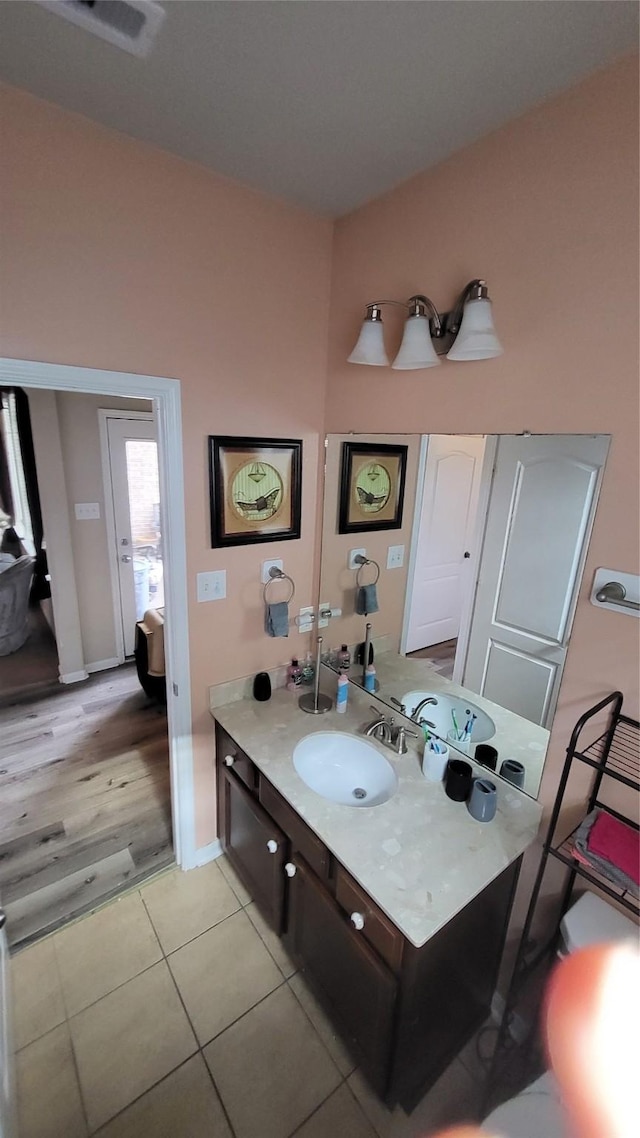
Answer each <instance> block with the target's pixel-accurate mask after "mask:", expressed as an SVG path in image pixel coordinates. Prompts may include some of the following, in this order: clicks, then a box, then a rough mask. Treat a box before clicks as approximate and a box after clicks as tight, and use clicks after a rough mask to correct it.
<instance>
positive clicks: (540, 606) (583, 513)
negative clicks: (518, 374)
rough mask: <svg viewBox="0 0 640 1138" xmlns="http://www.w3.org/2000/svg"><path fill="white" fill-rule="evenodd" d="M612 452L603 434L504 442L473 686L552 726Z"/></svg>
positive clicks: (489, 527) (474, 630) (476, 613)
mask: <svg viewBox="0 0 640 1138" xmlns="http://www.w3.org/2000/svg"><path fill="white" fill-rule="evenodd" d="M608 448H609V440H608V438H606V437H603V436H589V435H537V436H536V435H533V436H529V437H527V436H521V435H505V436H501V437H500V439H499V442H498V449H497V455H496V464H495V473H494V478H493V484H492V488H491V496H490V499H489V508H488V512H487V518H486V525H485V538H484V544H483V550H482V557H481V561H480V572H479V576H478V588H477V591H476V598H475V606H474V610H473V617H472V621H471V629H470V634H469V643H468V648H467V656H466V662H465V667H464V675H463V680H462V682H463V684H464V686H465V687H468V688H470V689H472V690H473V691H475V692H478V694H479V695H484V696H486V698H487V699H491V700H494V702H496V703H500V704H501V705H502V706H503V707H506V708H508V709H509V710H510V711H514V712H516V714H517V715H522V716H524V718H525V719H529V720H530V721H531V722H533V723H538V724H540V725H541V726H543V727H547V726H550V725H551V721H552V719H553V714H554V711H555V706H556V702H557V696H558V690H559V687H560V680H561V678H562V669H563V667H564V661H565V658H566V654H567V647H568V643H569V635H570V632H571V624H572V620H573V614H574V610H575V605H576V601H577V594H578V589H579V587H580V580H581V578H582V570H583V566H584V560H585V557H586V551H587V544H588V541H589V535H590V532H591V526H592V523H593V517H594V514H595V507H596V502H597V497H598V491H599V487H600V482H601V478H602V472H603V469H604V463H605V460H606V457H607V451H608Z"/></svg>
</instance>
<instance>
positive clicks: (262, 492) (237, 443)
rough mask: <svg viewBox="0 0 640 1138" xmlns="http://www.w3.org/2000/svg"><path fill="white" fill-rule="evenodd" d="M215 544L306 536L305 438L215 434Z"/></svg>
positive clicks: (212, 453) (212, 496) (212, 452)
mask: <svg viewBox="0 0 640 1138" xmlns="http://www.w3.org/2000/svg"><path fill="white" fill-rule="evenodd" d="M209 490H210V502H211V546H212V548H217V547H220V546H229V545H253V544H255V543H256V542H261V541H290V540H292V539H294V538H299V537H300V521H301V507H302V440H301V439H260V438H248V437H244V436H236V435H209Z"/></svg>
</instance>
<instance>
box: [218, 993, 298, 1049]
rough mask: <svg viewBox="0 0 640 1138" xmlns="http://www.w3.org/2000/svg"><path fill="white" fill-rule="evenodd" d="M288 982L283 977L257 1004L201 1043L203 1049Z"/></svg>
mask: <svg viewBox="0 0 640 1138" xmlns="http://www.w3.org/2000/svg"><path fill="white" fill-rule="evenodd" d="M286 983H287V981H286V980H285V979H284V978H283V979H282V980H281V981H280V983H279V984H276V986H275V988H272V989H271V991H269V992H267V993H266V994H265V995H264V996H261V997H260V999H259V1000H256V1002H255V1004H252V1005H251V1007H250V1008H247V1010H246V1011H244V1012H242V1013H241V1014H240V1015H239V1016H236V1018H235V1019H234V1020H232V1021H231V1023H228V1024H226V1026H225V1027H223V1028H222V1030H221V1031H218V1032H216V1034H215V1035H212V1036H211V1039H208V1040H207V1042H206V1043H202V1044H199V1045H200V1048H201V1050H202V1051H204V1049H205V1047H209V1045H210V1044H211V1043H214V1042H215V1040H216V1039H220V1037H221V1036H222V1035H224V1033H225V1031H229V1028H231V1027H235V1025H236V1024H237V1023H240V1020H241V1019H244V1018H245V1016H248V1015H249V1014H250V1013H251V1012H252V1011H254V1010H255V1009H256V1008H259V1007H260V1004H264V1002H265V1000H268V999H269V996H273V994H274V993H275V992H279V991H280V989H281V988H284V986H285V984H286ZM197 1038H198V1037H197V1036H196V1039H197Z"/></svg>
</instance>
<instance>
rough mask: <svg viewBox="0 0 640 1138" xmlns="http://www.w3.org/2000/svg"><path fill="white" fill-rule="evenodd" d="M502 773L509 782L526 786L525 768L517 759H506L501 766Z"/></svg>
mask: <svg viewBox="0 0 640 1138" xmlns="http://www.w3.org/2000/svg"><path fill="white" fill-rule="evenodd" d="M500 774H501V775H502V777H503V778H506V779H507V781H508V782H512V783H513V785H514V786H518V787H523V786H524V780H525V769H524V767H523V765H522V763H519V762H518V760H517V759H505V760H504V762H503V764H502V766H501V767H500Z"/></svg>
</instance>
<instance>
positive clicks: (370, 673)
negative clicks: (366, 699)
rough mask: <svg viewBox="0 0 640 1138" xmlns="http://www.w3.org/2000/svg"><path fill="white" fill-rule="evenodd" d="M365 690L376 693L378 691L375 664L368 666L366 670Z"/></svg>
mask: <svg viewBox="0 0 640 1138" xmlns="http://www.w3.org/2000/svg"><path fill="white" fill-rule="evenodd" d="M364 690H365V691H371V692H374V691H375V690H376V666H375V664H367V666H366V668H365V670H364Z"/></svg>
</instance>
